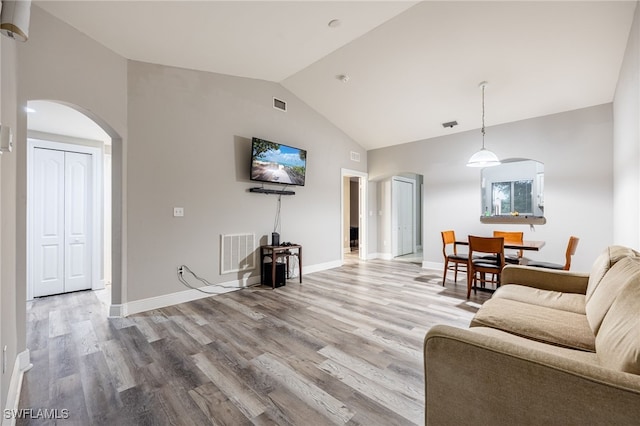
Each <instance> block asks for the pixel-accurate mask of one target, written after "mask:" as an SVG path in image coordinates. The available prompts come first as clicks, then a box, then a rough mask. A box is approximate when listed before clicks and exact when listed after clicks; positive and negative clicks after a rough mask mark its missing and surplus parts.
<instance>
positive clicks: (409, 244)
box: [391, 178, 415, 256]
mask: <svg viewBox="0 0 640 426" xmlns="http://www.w3.org/2000/svg"><path fill="white" fill-rule="evenodd" d="M391 191H392V203H393V206H392V208H393V215H394V216H395V217H394V220H393V222H394V223H393V225H394V227H393V228H394V229H393V232H394V233H395V235H394V242H395V247H394V255H395V256H402V255H405V254H410V253H413V246H414V235H415V232H414V226H415V225H414V217H413V215H414V184H413V182H411V181H409V180H402V179H396V178H394V179H393V182H392V188H391Z"/></svg>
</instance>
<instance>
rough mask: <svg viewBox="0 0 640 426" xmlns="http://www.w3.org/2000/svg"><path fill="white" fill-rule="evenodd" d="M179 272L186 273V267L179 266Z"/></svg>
mask: <svg viewBox="0 0 640 426" xmlns="http://www.w3.org/2000/svg"><path fill="white" fill-rule="evenodd" d="M178 274H180V275H182V274H184V267H182V266H179V267H178Z"/></svg>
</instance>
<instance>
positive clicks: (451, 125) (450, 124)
mask: <svg viewBox="0 0 640 426" xmlns="http://www.w3.org/2000/svg"><path fill="white" fill-rule="evenodd" d="M457 125H458V122H457V121H449V122H447V123H442V127H444V128H445V129H446V128H447V127H449V128H453V126H457Z"/></svg>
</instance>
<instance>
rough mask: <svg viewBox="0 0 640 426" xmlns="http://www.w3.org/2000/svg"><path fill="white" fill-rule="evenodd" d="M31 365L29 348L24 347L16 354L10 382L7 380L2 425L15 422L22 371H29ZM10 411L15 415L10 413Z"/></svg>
mask: <svg viewBox="0 0 640 426" xmlns="http://www.w3.org/2000/svg"><path fill="white" fill-rule="evenodd" d="M31 367H33V364H31V355H30V353H29V349H25V350H24V351H23V352H20V353H19V354H18V356H17V357H16V362H15V363H14V366H13V372H12V373H11V382H9V391H8V393H7V404H6V406H5V410H4V411H3V413H2V414H3V416H2V426H13V425H15V424H16V416H17V413H18V407H19V404H20V392H21V390H22V379H23V378H24V373H26V372H27V371H29V370H30V369H31ZM7 410H9V413H7ZM12 413H15V414H16V415H11V414H12ZM7 414H9V415H7ZM7 417H9V418H7Z"/></svg>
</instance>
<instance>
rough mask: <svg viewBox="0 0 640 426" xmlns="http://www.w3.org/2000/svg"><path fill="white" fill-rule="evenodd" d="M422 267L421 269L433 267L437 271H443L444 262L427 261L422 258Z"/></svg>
mask: <svg viewBox="0 0 640 426" xmlns="http://www.w3.org/2000/svg"><path fill="white" fill-rule="evenodd" d="M422 268H423V269H435V270H437V271H443V270H444V263H440V262H429V261H426V260H423V261H422Z"/></svg>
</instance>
